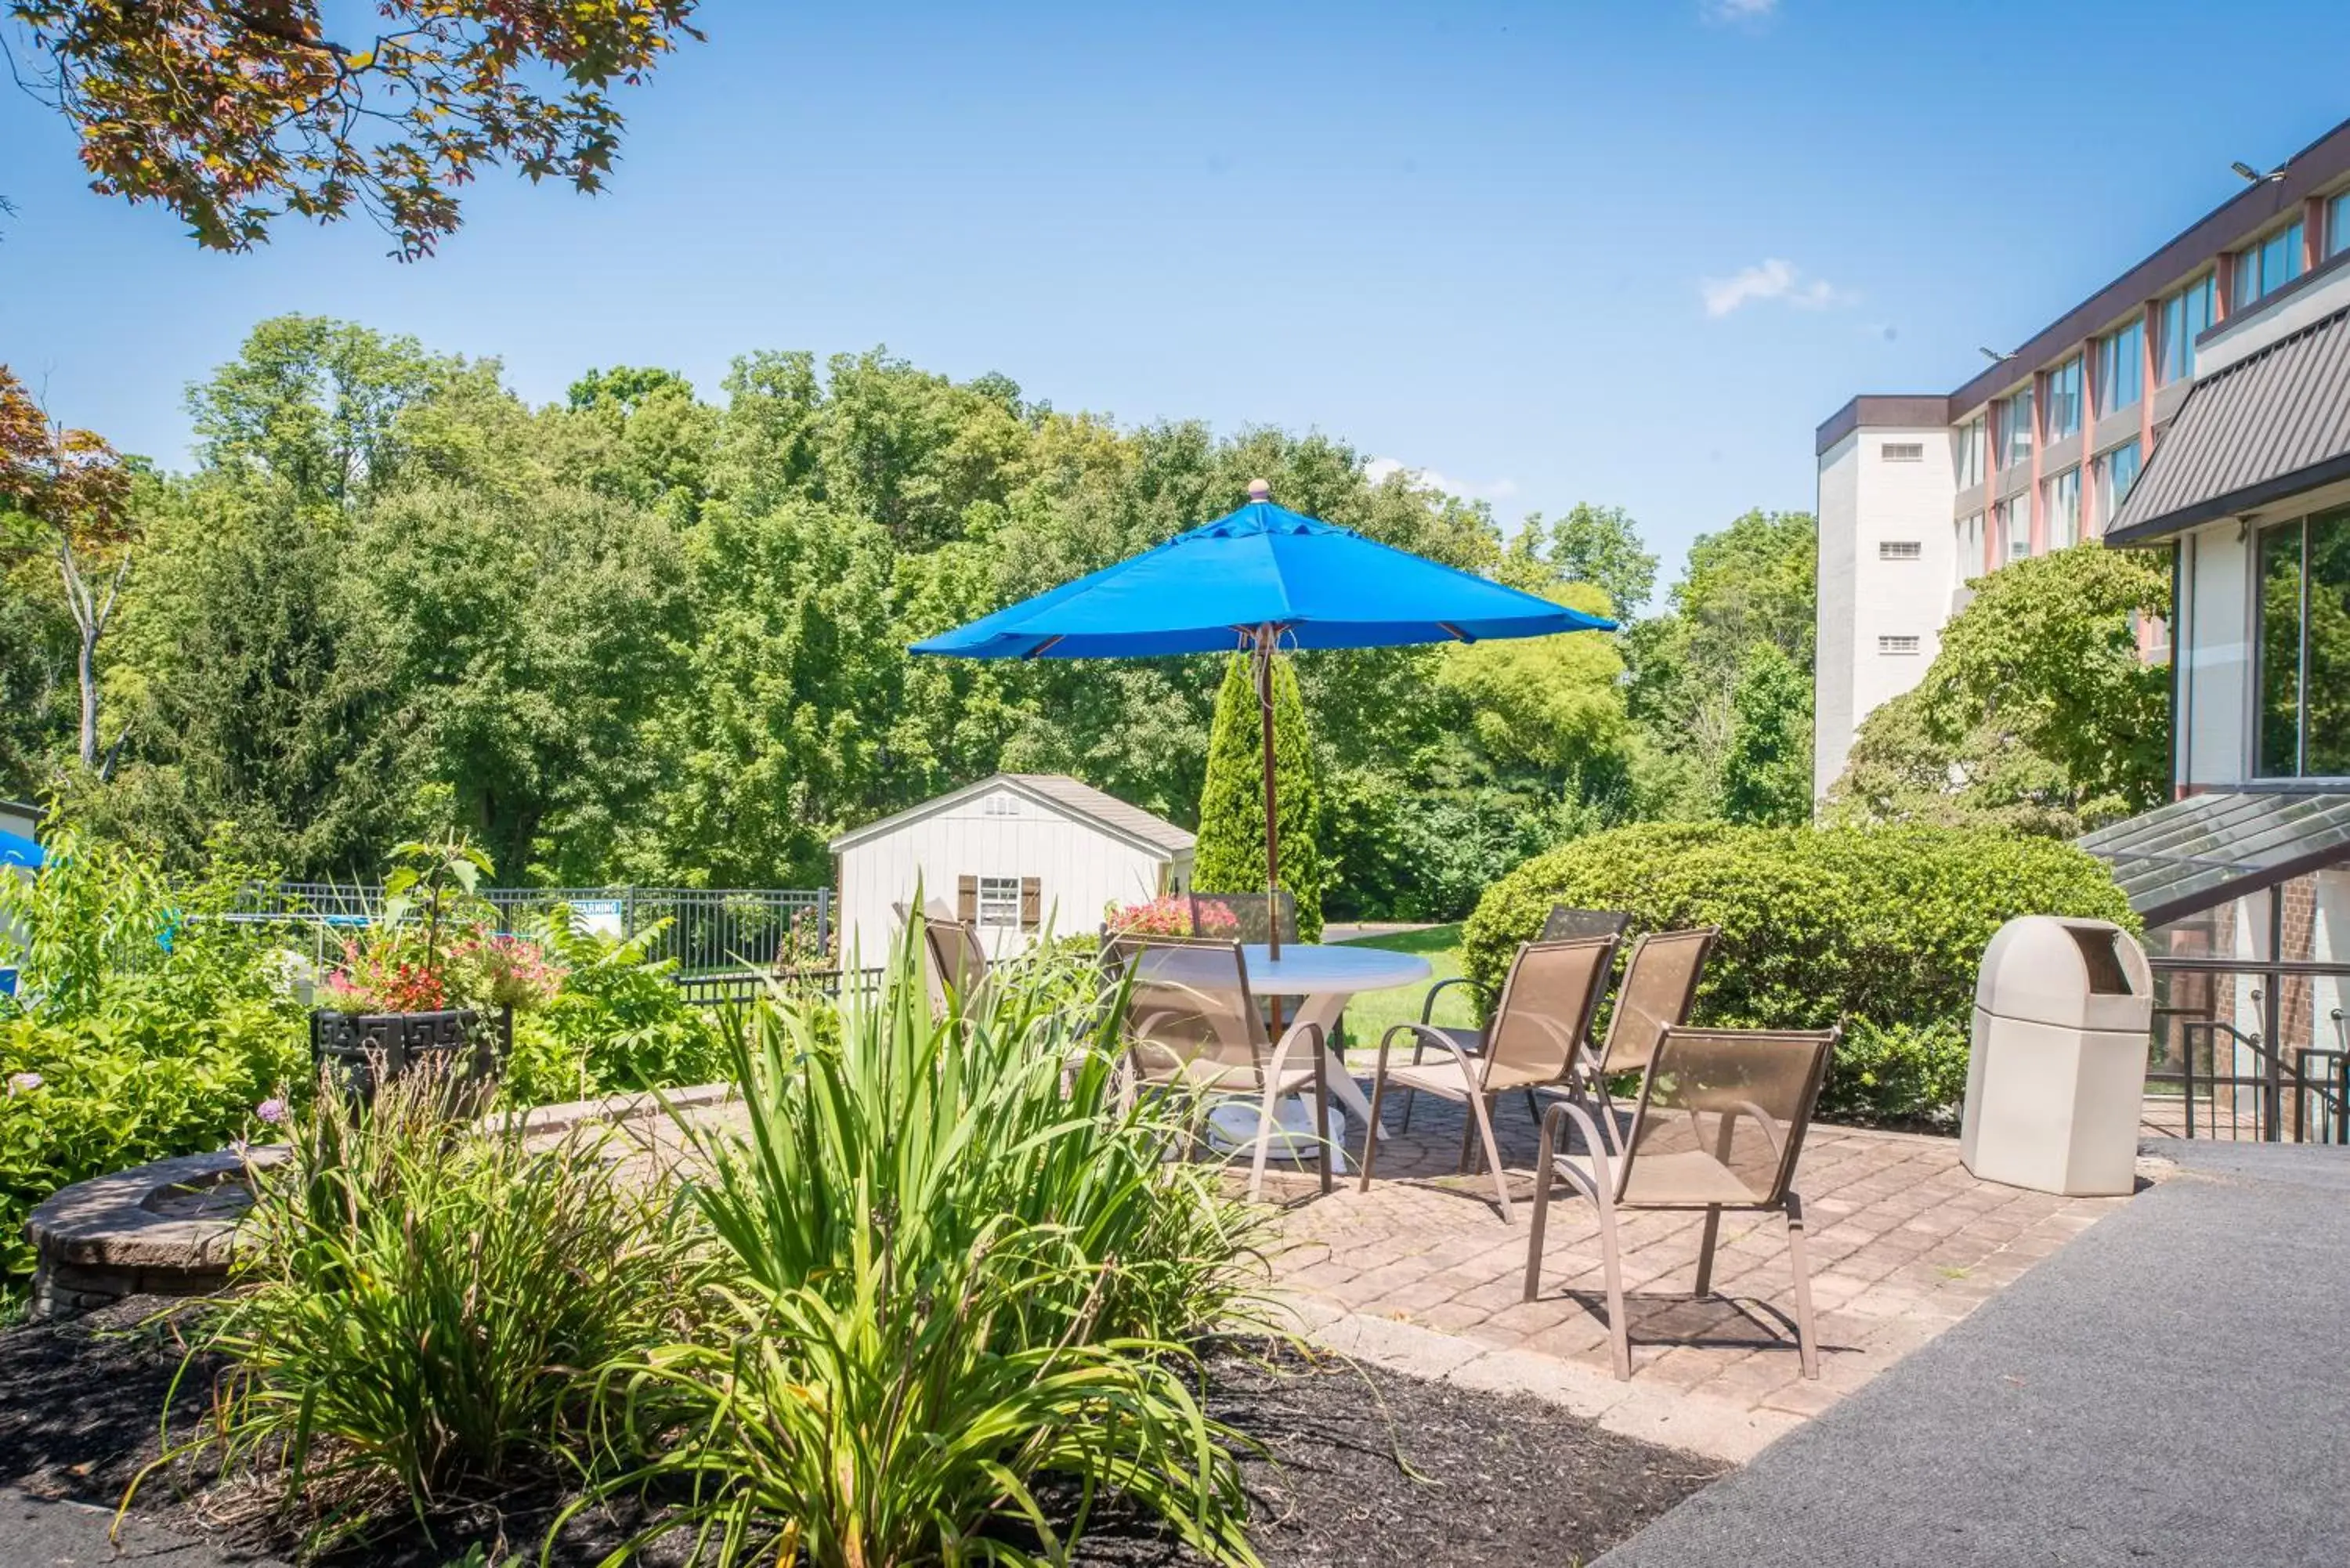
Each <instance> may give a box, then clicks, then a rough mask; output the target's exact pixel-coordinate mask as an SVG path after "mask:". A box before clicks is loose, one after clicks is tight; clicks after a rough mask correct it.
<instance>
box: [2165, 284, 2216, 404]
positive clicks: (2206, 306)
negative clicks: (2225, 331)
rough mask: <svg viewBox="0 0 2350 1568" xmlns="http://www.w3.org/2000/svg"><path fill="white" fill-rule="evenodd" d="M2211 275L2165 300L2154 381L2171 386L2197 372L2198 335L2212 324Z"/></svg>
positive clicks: (2212, 294) (2212, 295)
mask: <svg viewBox="0 0 2350 1568" xmlns="http://www.w3.org/2000/svg"><path fill="white" fill-rule="evenodd" d="M2213 297H2214V293H2213V284H2212V281H2211V275H2210V273H2205V274H2204V275H2202V276H2201V277H2199V278H2197V279H2196V280H2195V281H2194V282H2193V283H2190V284H2189V285H2188V286H2186V287H2185V288H2182V289H2180V290H2179V291H2178V293H2177V294H2174V295H2172V296H2170V297H2169V298H2168V299H2166V300H2164V301H2163V302H2162V310H2161V313H2160V315H2159V316H2158V318H2157V319H2158V327H2157V329H2156V331H2155V345H2154V384H2155V385H2156V386H2158V387H2168V385H2170V383H2171V382H2173V381H2178V380H2184V379H2186V378H2187V377H2189V376H2191V375H2193V374H2194V373H2195V339H2196V338H2198V337H2201V336H2202V335H2203V333H2204V331H2205V329H2207V328H2208V327H2210V325H2211V302H2212V299H2213Z"/></svg>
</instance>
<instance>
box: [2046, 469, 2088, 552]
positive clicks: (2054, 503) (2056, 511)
mask: <svg viewBox="0 0 2350 1568" xmlns="http://www.w3.org/2000/svg"><path fill="white" fill-rule="evenodd" d="M2040 512H2041V515H2042V516H2043V517H2045V518H2046V519H2047V520H2048V547H2049V548H2050V549H2052V550H2061V549H2063V548H2064V546H2065V545H2070V544H2073V543H2074V542H2076V541H2077V540H2078V539H2079V538H2080V537H2081V471H2080V470H2079V469H2077V468H2068V469H2066V470H2065V471H2064V472H2062V473H2059V474H2055V475H2054V476H2052V477H2050V478H2047V479H2043V480H2042V481H2041V482H2040Z"/></svg>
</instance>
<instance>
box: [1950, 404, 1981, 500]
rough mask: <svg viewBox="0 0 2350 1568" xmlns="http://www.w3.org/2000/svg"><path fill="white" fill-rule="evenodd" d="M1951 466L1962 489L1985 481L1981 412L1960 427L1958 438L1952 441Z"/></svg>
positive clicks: (1968, 488) (1970, 487) (1967, 488)
mask: <svg viewBox="0 0 2350 1568" xmlns="http://www.w3.org/2000/svg"><path fill="white" fill-rule="evenodd" d="M1950 467H1951V469H1952V471H1953V477H1955V478H1956V479H1957V480H1958V483H1959V488H1960V490H1972V489H1973V488H1974V487H1975V486H1976V485H1978V484H1981V483H1982V482H1983V422H1982V416H1981V414H1977V415H1976V416H1975V417H1974V418H1973V419H1970V420H1969V421H1967V422H1966V423H1964V424H1962V425H1960V427H1959V434H1958V439H1957V440H1956V441H1952V442H1951V443H1950Z"/></svg>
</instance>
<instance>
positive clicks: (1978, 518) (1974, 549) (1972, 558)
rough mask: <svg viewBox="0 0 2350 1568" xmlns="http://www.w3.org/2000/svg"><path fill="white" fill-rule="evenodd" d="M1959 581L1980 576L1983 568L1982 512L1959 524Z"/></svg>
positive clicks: (1963, 581)
mask: <svg viewBox="0 0 2350 1568" xmlns="http://www.w3.org/2000/svg"><path fill="white" fill-rule="evenodd" d="M1958 526H1959V581H1960V583H1965V582H1966V581H1968V580H1969V579H1970V578H1972V577H1980V576H1982V570H1983V514H1981V513H1980V512H1978V513H1975V514H1973V515H1972V516H1970V517H1967V518H1964V519H1962V520H1961V521H1960V524H1959V525H1958Z"/></svg>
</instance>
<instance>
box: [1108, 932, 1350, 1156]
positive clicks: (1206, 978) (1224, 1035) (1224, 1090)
mask: <svg viewBox="0 0 2350 1568" xmlns="http://www.w3.org/2000/svg"><path fill="white" fill-rule="evenodd" d="M1110 948H1111V953H1110V970H1111V972H1112V974H1113V975H1115V976H1117V977H1119V978H1120V979H1122V980H1123V981H1124V983H1125V984H1126V986H1127V992H1126V1023H1125V1029H1124V1032H1123V1033H1124V1035H1125V1045H1126V1051H1127V1061H1128V1075H1129V1085H1130V1086H1131V1087H1135V1088H1156V1089H1162V1090H1171V1091H1176V1092H1180V1093H1186V1094H1190V1095H1193V1096H1197V1097H1198V1104H1197V1106H1194V1107H1193V1108H1194V1111H1195V1113H1196V1116H1195V1121H1194V1126H1195V1127H1196V1126H1197V1125H1198V1120H1199V1119H1204V1117H1205V1116H1206V1113H1207V1110H1208V1108H1209V1103H1210V1101H1211V1100H1212V1099H1213V1098H1215V1097H1217V1096H1232V1097H1238V1098H1244V1099H1248V1100H1253V1101H1254V1102H1255V1103H1256V1106H1257V1132H1256V1140H1255V1157H1254V1160H1253V1165H1252V1167H1251V1169H1250V1172H1249V1197H1250V1198H1251V1199H1256V1198H1258V1197H1260V1196H1262V1195H1263V1191H1264V1165H1265V1157H1266V1154H1267V1152H1268V1151H1269V1149H1270V1147H1271V1145H1272V1141H1273V1132H1274V1103H1275V1102H1276V1101H1278V1100H1280V1099H1281V1098H1282V1097H1283V1096H1285V1095H1293V1094H1295V1093H1297V1092H1298V1091H1300V1090H1302V1089H1305V1088H1308V1087H1311V1088H1312V1089H1313V1091H1314V1127H1315V1143H1316V1145H1317V1146H1318V1147H1320V1149H1321V1161H1320V1163H1321V1168H1322V1190H1323V1191H1325V1192H1327V1191H1329V1190H1330V1184H1331V1172H1332V1169H1333V1162H1332V1155H1331V1148H1330V1144H1329V1142H1328V1140H1327V1138H1326V1137H1325V1136H1324V1135H1325V1132H1326V1129H1327V1128H1328V1127H1329V1125H1330V1122H1329V1117H1330V1095H1329V1083H1328V1080H1327V1079H1326V1077H1325V1075H1326V1073H1328V1072H1330V1071H1332V1070H1333V1069H1332V1068H1331V1064H1330V1056H1329V1054H1328V1053H1327V1052H1326V1051H1325V1050H1324V1049H1323V1038H1322V1026H1321V1025H1320V1024H1318V1023H1299V1024H1295V1025H1293V1026H1292V1027H1291V1028H1290V1029H1289V1030H1287V1031H1286V1032H1285V1033H1283V1035H1282V1037H1281V1039H1280V1041H1279V1042H1278V1043H1275V1042H1273V1041H1271V1040H1270V1039H1269V1038H1268V1037H1267V1035H1266V1033H1265V1027H1264V1015H1263V1013H1261V1012H1258V1011H1257V1005H1256V999H1255V998H1254V997H1253V996H1252V995H1251V994H1250V993H1249V982H1248V965H1247V963H1246V962H1245V961H1243V958H1242V956H1241V949H1240V944H1239V943H1238V942H1207V941H1200V940H1191V941H1181V940H1172V941H1170V940H1163V939H1159V938H1142V937H1117V938H1113V939H1111V943H1110Z"/></svg>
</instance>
